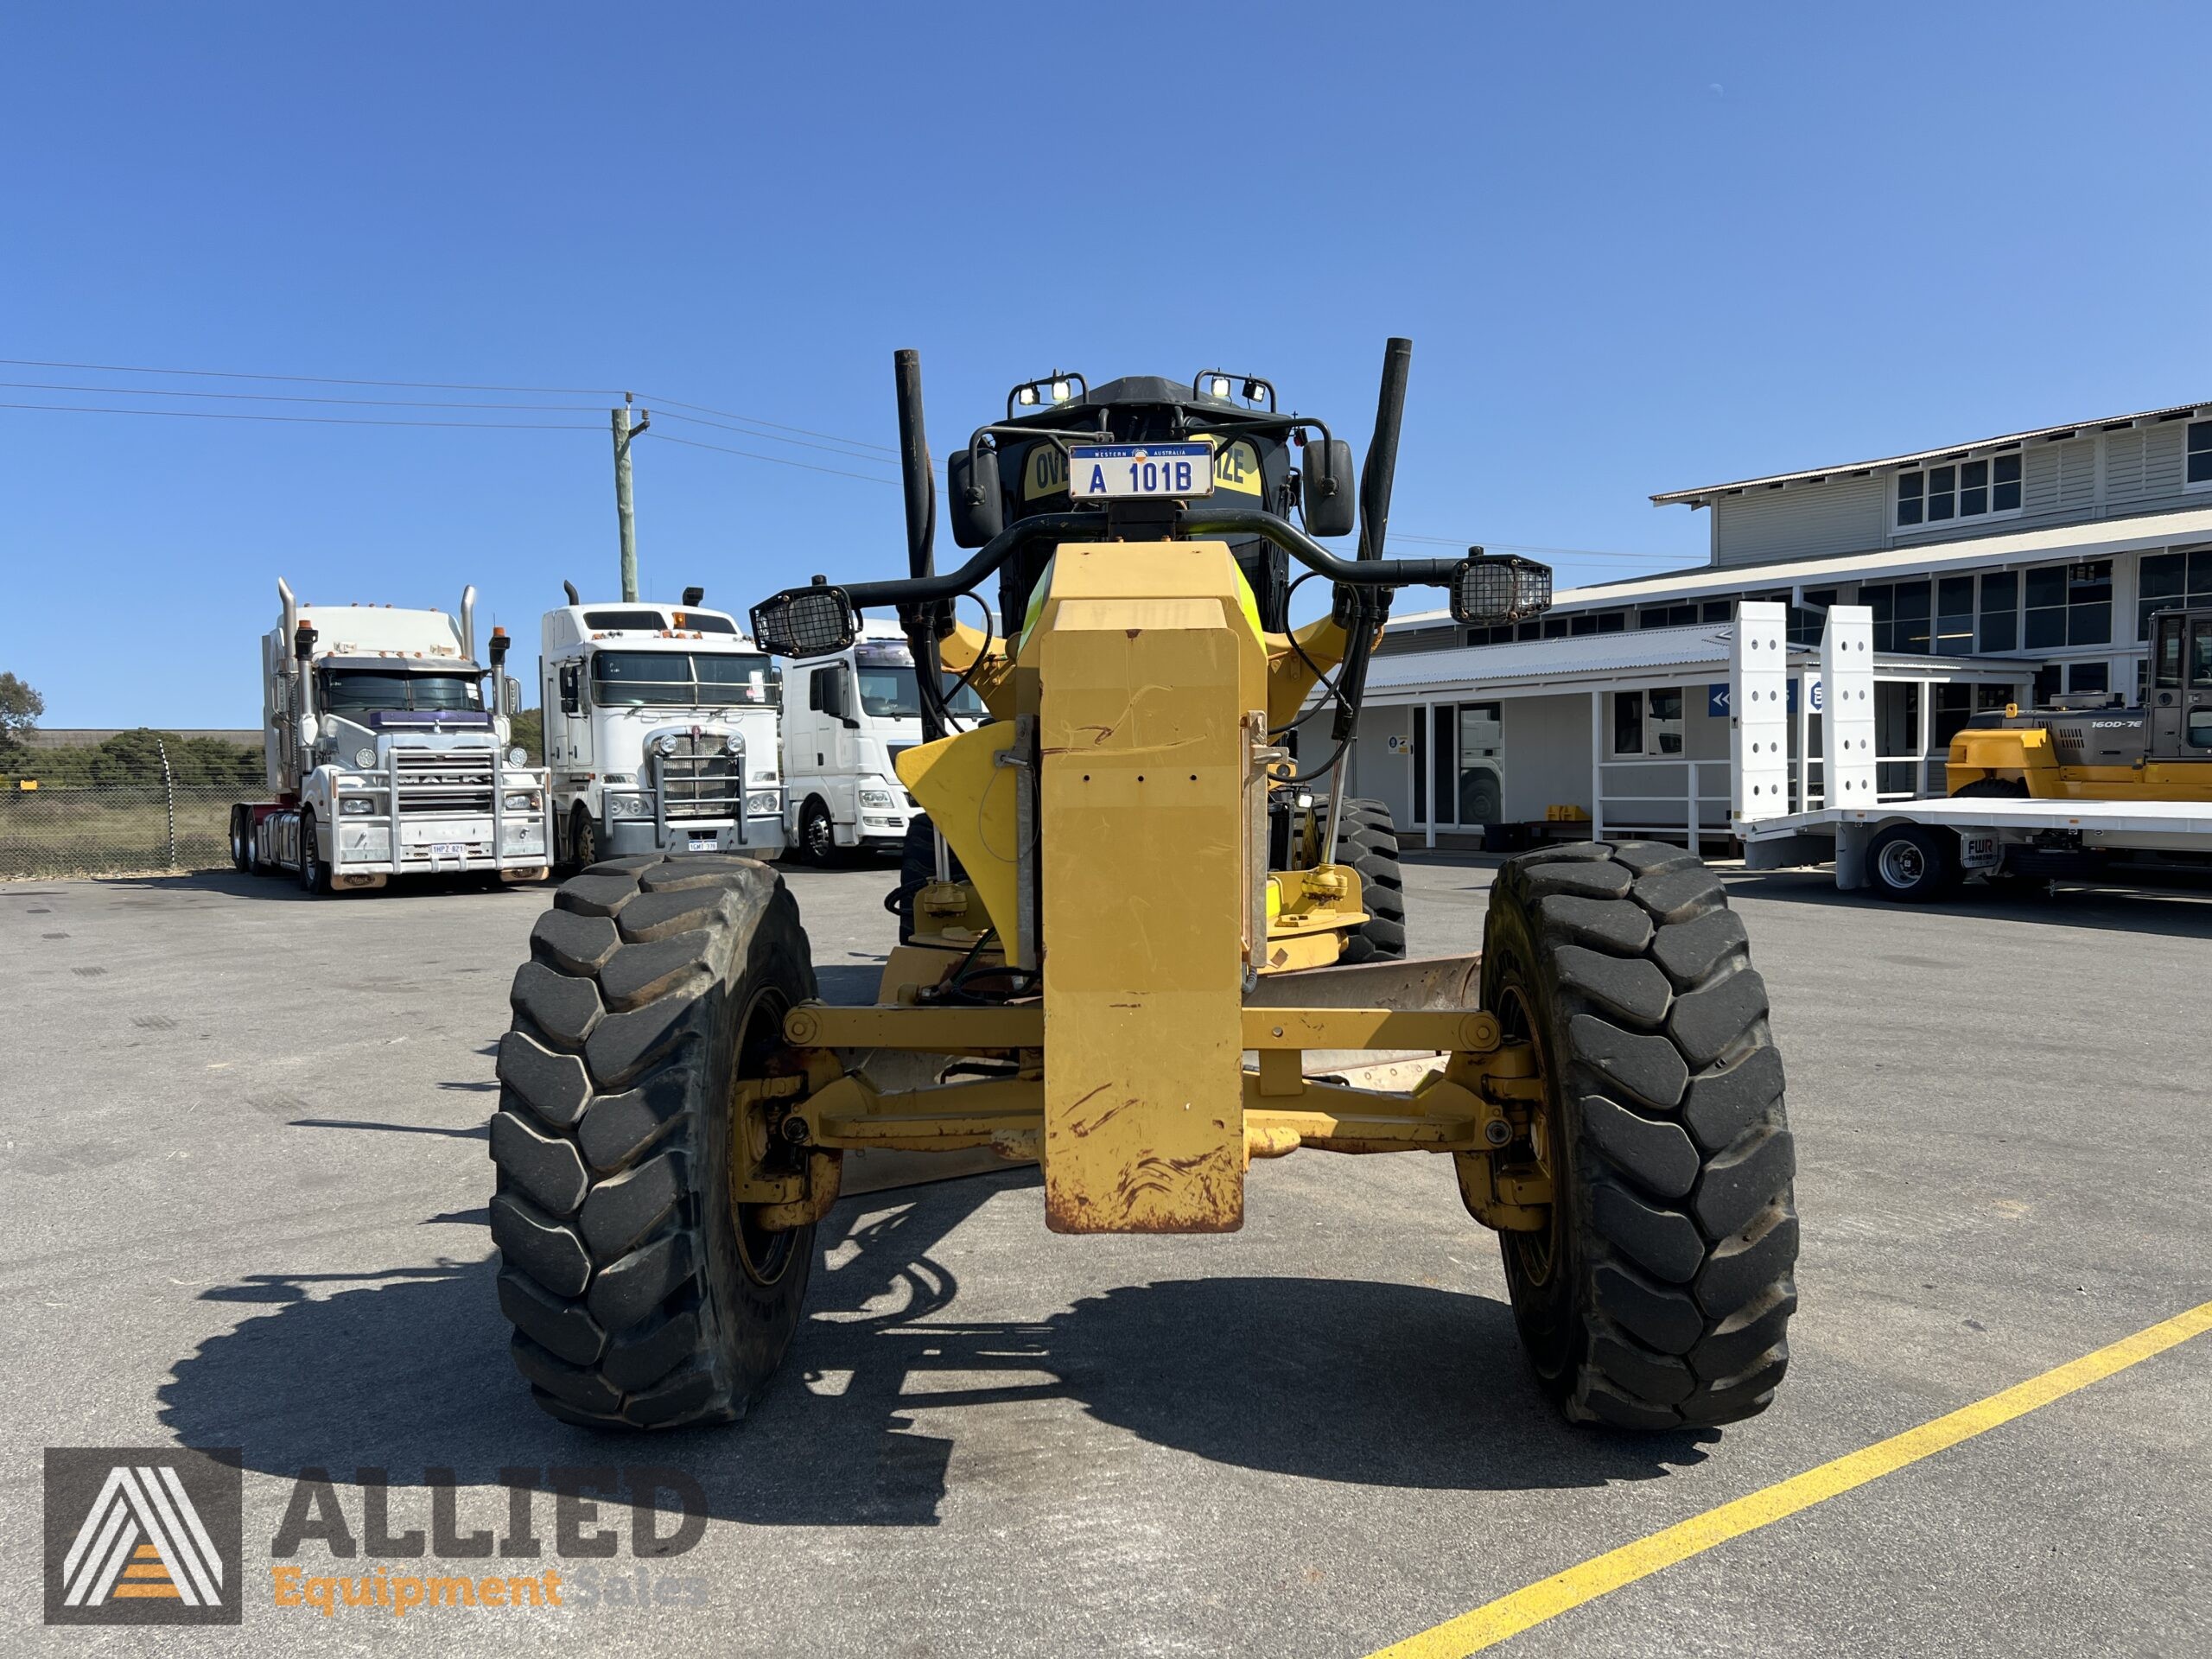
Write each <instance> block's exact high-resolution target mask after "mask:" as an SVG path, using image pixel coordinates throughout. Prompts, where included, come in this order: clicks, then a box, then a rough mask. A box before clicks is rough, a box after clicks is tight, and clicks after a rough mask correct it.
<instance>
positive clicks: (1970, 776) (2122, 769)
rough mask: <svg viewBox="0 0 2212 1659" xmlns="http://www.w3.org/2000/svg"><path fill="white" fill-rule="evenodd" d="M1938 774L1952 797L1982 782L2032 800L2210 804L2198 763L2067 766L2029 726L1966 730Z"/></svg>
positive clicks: (2206, 771) (2210, 780)
mask: <svg viewBox="0 0 2212 1659" xmlns="http://www.w3.org/2000/svg"><path fill="white" fill-rule="evenodd" d="M2007 712H2012V711H2010V710H2008V711H2007ZM1943 772H1944V786H1945V789H1946V791H1948V793H1950V794H1953V795H1955V794H1957V793H1958V792H1959V791H1961V790H1962V789H1964V788H1965V787H1966V786H1967V785H1969V784H1974V783H1979V782H1981V781H1983V780H1985V779H1987V780H1992V781H1996V782H2001V783H2019V784H2023V785H2025V786H2026V788H2027V791H2028V795H2029V797H2030V798H2031V799H2034V800H2045V801H2212V766H2206V765H2205V764H2204V763H2203V762H2202V761H2201V760H2179V761H2176V760H2141V761H2139V762H2138V763H2136V764H2135V765H2133V766H2065V765H2063V764H2062V763H2061V762H2060V760H2059V759H2058V752H2057V748H2056V746H2055V745H2054V744H2053V743H2052V741H2051V735H2050V733H2049V732H2048V731H2046V730H2044V729H2043V728H2039V727H2034V726H1969V727H1967V728H1965V729H1963V730H1962V731H1960V732H1959V733H1957V734H1955V736H1953V738H1952V739H1951V748H1950V753H1949V755H1948V757H1947V759H1946V761H1945V765H1944V768H1943Z"/></svg>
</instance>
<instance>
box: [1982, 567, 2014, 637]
mask: <svg viewBox="0 0 2212 1659" xmlns="http://www.w3.org/2000/svg"><path fill="white" fill-rule="evenodd" d="M1981 648H1982V649H1983V650H1984V651H2018V649H2019V648H2020V576H2019V573H2018V571H2015V570H1993V571H1991V572H1990V573H1989V574H1988V575H1985V576H1984V577H1982V579H1981Z"/></svg>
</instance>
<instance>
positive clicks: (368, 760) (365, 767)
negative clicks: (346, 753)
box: [353, 749, 377, 772]
mask: <svg viewBox="0 0 2212 1659" xmlns="http://www.w3.org/2000/svg"><path fill="white" fill-rule="evenodd" d="M353 764H354V765H355V766H359V768H360V769H361V770H362V771H363V772H368V771H371V770H372V769H373V768H374V767H375V766H376V764H377V752H376V751H375V750H374V749H356V750H354V751H353Z"/></svg>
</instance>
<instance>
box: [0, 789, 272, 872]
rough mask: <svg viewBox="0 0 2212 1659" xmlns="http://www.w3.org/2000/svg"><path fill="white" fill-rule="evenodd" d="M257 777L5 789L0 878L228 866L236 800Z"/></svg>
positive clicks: (255, 795)
mask: <svg viewBox="0 0 2212 1659" xmlns="http://www.w3.org/2000/svg"><path fill="white" fill-rule="evenodd" d="M268 798H269V794H268V791H266V790H265V789H263V788H261V787H259V786H258V785H252V784H242V783H232V784H178V783H174V782H171V781H168V780H167V779H163V780H160V781H156V782H154V783H148V784H86V785H68V786H65V787H61V788H42V789H10V790H8V791H5V792H4V793H0V881H4V880H21V879H24V878H32V879H36V880H47V879H50V878H53V877H55V876H65V875H123V874H144V873H146V872H148V871H154V870H213V869H228V868H230V864H231V808H232V806H234V805H236V804H238V803H239V802H241V801H257V800H266V799H268Z"/></svg>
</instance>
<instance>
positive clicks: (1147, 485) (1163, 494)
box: [1068, 443, 1213, 501]
mask: <svg viewBox="0 0 2212 1659" xmlns="http://www.w3.org/2000/svg"><path fill="white" fill-rule="evenodd" d="M1068 493H1069V494H1070V495H1071V496H1073V497H1076V498H1077V499H1090V500H1094V501H1096V500H1120V499H1131V498H1142V497H1160V498H1165V499H1171V500H1183V499H1189V498H1190V497H1192V496H1198V495H1211V494H1212V493H1213V449H1212V448H1211V446H1210V445H1207V444H1203V443H1093V444H1080V443H1079V444H1077V445H1075V446H1074V447H1073V448H1071V449H1070V450H1069V451H1068Z"/></svg>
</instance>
